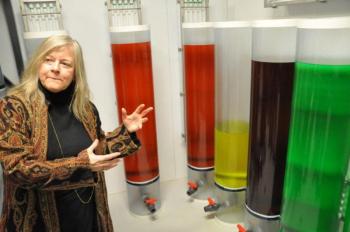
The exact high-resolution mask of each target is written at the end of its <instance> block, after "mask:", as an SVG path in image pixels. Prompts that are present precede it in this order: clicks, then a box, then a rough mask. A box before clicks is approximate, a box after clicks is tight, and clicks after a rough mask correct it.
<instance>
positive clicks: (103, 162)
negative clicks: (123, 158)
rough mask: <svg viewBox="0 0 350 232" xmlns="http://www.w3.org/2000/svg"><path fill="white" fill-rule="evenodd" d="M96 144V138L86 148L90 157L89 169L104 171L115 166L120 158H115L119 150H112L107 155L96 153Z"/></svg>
mask: <svg viewBox="0 0 350 232" xmlns="http://www.w3.org/2000/svg"><path fill="white" fill-rule="evenodd" d="M97 145H98V140H97V139H95V141H94V142H93V143H92V144H91V145H90V147H88V148H87V149H86V151H87V153H88V155H89V159H90V169H91V170H92V171H93V172H99V171H106V170H108V169H111V168H113V167H115V166H117V164H118V162H119V161H120V159H117V156H118V155H120V152H114V153H110V154H107V155H96V154H95V153H94V149H95V148H96V147H97Z"/></svg>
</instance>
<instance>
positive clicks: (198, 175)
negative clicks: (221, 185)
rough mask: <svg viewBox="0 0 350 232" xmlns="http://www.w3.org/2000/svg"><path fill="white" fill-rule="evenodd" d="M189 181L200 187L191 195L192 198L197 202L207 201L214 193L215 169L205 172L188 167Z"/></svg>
mask: <svg viewBox="0 0 350 232" xmlns="http://www.w3.org/2000/svg"><path fill="white" fill-rule="evenodd" d="M187 176H188V181H191V182H194V183H196V184H197V185H198V189H197V190H196V191H195V192H193V193H192V194H190V195H189V196H190V197H191V198H194V199H197V200H207V199H208V197H209V196H211V195H212V194H213V192H214V168H209V169H205V170H201V169H195V168H193V167H190V166H188V168H187Z"/></svg>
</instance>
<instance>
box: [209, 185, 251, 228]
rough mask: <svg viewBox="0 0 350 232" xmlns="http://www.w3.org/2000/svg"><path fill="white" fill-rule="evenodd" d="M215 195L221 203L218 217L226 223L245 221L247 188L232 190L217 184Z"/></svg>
mask: <svg viewBox="0 0 350 232" xmlns="http://www.w3.org/2000/svg"><path fill="white" fill-rule="evenodd" d="M215 186H216V188H215V196H216V199H217V202H218V203H220V204H221V206H220V208H219V209H218V211H217V212H216V217H217V219H219V220H220V221H223V222H225V223H231V224H236V223H242V222H243V221H244V204H245V189H240V190H232V189H226V188H224V187H221V186H219V185H218V184H215Z"/></svg>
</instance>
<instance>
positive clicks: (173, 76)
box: [11, 0, 350, 193]
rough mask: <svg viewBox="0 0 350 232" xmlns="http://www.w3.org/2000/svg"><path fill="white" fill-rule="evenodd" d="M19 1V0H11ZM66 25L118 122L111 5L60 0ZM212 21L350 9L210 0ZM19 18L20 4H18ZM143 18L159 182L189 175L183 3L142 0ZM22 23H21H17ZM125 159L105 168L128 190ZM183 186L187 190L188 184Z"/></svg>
mask: <svg viewBox="0 0 350 232" xmlns="http://www.w3.org/2000/svg"><path fill="white" fill-rule="evenodd" d="M11 1H12V2H13V5H14V6H16V5H17V6H18V3H17V0H11ZM61 3H62V12H63V13H62V14H63V20H64V26H65V29H66V30H67V31H68V32H69V33H70V34H71V35H72V36H73V37H74V38H75V39H77V40H78V41H79V42H80V44H81V45H82V47H83V51H84V58H85V65H86V69H87V75H88V82H89V85H90V88H91V90H92V94H93V102H94V103H95V104H96V105H97V108H98V109H99V111H100V116H101V119H102V127H103V129H105V130H112V129H114V128H115V127H116V126H117V124H118V118H117V117H118V116H117V106H116V96H115V90H114V81H113V79H114V74H113V68H112V59H111V50H110V43H109V33H108V20H107V9H106V6H105V5H104V1H101V0H90V1H83V0H61ZM210 6H211V8H210V14H211V17H210V18H211V20H212V21H224V20H254V19H267V18H286V17H316V16H341V15H350V1H349V0H333V1H332V0H329V2H327V3H324V4H320V3H311V4H302V5H291V6H283V7H278V8H276V9H272V8H264V7H263V6H264V0H212V1H210ZM15 13H16V16H17V17H18V19H19V18H20V14H19V10H18V9H17V12H16V9H15ZM142 15H143V22H144V23H145V24H149V25H150V26H151V44H152V62H153V77H154V93H155V112H156V124H157V139H158V155H159V167H160V176H161V182H163V181H167V180H174V179H178V178H181V177H185V176H186V170H187V167H186V148H185V144H184V140H183V138H182V137H181V134H182V133H183V132H184V125H183V121H184V117H183V99H182V97H180V92H181V91H182V83H183V82H182V69H181V66H182V65H181V64H182V61H181V55H182V54H181V52H179V51H178V47H179V46H181V43H180V40H179V38H180V24H179V5H178V4H177V3H176V0H142ZM18 24H19V25H20V26H21V23H18ZM124 178H125V177H124V171H123V165H120V166H118V167H116V168H114V169H113V170H111V171H109V172H107V187H108V191H109V192H110V193H115V192H120V191H123V190H125V179H124ZM184 191H185V190H184Z"/></svg>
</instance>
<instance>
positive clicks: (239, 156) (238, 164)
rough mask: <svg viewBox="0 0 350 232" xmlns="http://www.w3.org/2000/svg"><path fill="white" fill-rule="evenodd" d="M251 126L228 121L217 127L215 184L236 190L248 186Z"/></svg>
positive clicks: (241, 122) (242, 122)
mask: <svg viewBox="0 0 350 232" xmlns="http://www.w3.org/2000/svg"><path fill="white" fill-rule="evenodd" d="M248 130H249V124H248V122H244V121H226V122H223V123H220V124H218V125H216V127H215V182H216V183H217V184H219V185H221V186H222V187H225V188H230V189H235V188H245V187H246V186H247V160H248Z"/></svg>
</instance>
